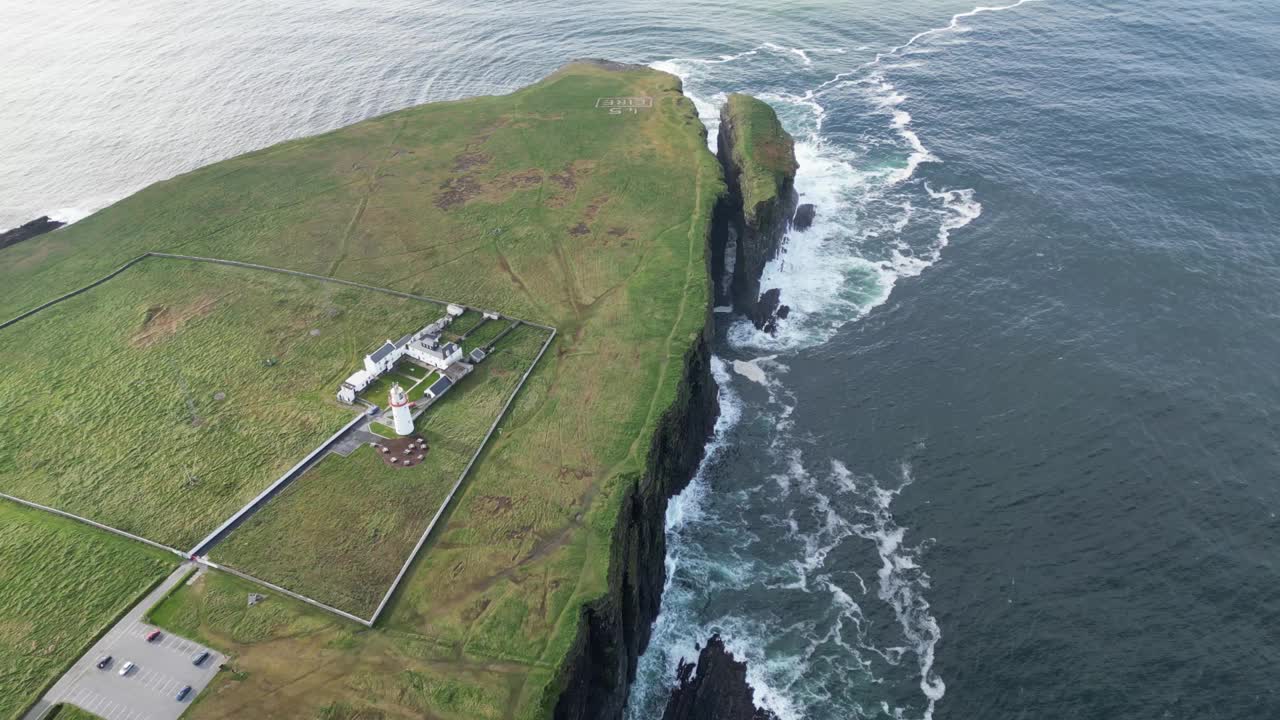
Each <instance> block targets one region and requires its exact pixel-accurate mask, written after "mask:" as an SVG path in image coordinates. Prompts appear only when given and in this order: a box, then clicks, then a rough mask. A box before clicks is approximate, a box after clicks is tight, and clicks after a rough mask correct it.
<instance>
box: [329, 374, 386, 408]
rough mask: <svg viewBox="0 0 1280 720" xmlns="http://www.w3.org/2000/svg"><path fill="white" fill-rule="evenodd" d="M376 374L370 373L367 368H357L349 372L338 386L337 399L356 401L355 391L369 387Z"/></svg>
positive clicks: (349, 401) (345, 401)
mask: <svg viewBox="0 0 1280 720" xmlns="http://www.w3.org/2000/svg"><path fill="white" fill-rule="evenodd" d="M376 379H377V376H376V375H372V374H370V373H369V371H368V370H357V371H355V372H353V373H351V376H350V377H348V378H347V379H346V380H343V381H342V384H341V385H339V386H338V399H339V400H341V401H342V402H344V403H353V402H355V401H356V393H358V392H360V391H361V390H363V389H365V388H367V387H369V385H370V384H371V383H373V381H374V380H376Z"/></svg>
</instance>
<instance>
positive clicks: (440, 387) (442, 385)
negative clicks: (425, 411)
mask: <svg viewBox="0 0 1280 720" xmlns="http://www.w3.org/2000/svg"><path fill="white" fill-rule="evenodd" d="M451 387H453V381H452V380H450V379H449V378H447V377H442V378H440V379H439V380H437V381H435V382H433V383H431V387H429V388H427V392H429V393H431V394H432V395H434V396H436V397H439V396H441V395H443V394H444V391H445V390H448V389H449V388H451Z"/></svg>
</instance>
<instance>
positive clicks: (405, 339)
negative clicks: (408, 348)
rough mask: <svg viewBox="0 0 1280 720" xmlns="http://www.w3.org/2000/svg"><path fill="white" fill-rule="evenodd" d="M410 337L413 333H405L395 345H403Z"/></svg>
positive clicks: (407, 342)
mask: <svg viewBox="0 0 1280 720" xmlns="http://www.w3.org/2000/svg"><path fill="white" fill-rule="evenodd" d="M412 339H413V333H409V334H408V335H405V336H404V337H402V338H400V339H399V340H397V341H396V347H398V348H399V347H404V346H405V345H408V344H409V341H410V340H412Z"/></svg>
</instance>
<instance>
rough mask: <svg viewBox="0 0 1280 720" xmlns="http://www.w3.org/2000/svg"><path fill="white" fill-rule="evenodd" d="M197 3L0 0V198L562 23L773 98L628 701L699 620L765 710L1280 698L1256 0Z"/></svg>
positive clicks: (1270, 76) (695, 91)
mask: <svg viewBox="0 0 1280 720" xmlns="http://www.w3.org/2000/svg"><path fill="white" fill-rule="evenodd" d="M208 5H209V6H208V7H201V6H199V5H198V4H196V5H193V4H189V3H177V2H172V1H168V0H166V1H163V2H162V1H159V0H146V1H144V2H138V3H129V4H125V3H109V2H87V1H83V0H80V1H75V2H72V1H70V0H66V1H52V2H47V3H42V4H39V5H38V6H36V5H31V6H28V5H27V4H21V5H19V4H16V3H12V2H5V1H3V0H0V18H3V19H4V20H5V22H3V23H0V94H2V95H3V97H4V98H5V99H6V101H7V102H6V103H5V108H4V110H3V111H0V188H2V189H3V192H2V193H0V226H10V225H14V224H17V223H19V222H22V221H24V220H27V219H30V218H31V217H34V216H36V215H39V214H42V213H46V212H49V213H53V214H54V215H55V216H61V217H63V218H66V219H75V218H76V217H78V216H83V214H84V213H86V212H89V211H92V210H94V209H96V208H98V207H101V206H102V205H103V204H105V203H108V202H110V201H111V200H113V199H115V198H118V197H121V196H123V195H125V194H128V193H129V192H132V191H133V190H136V189H138V188H139V187H142V186H144V185H146V184H147V183H149V182H152V181H155V180H158V179H161V178H164V177H169V176H171V175H173V174H175V173H178V172H181V171H183V170H186V169H190V168H192V167H196V166H198V165H201V164H204V163H207V162H209V161H212V160H215V159H218V158H221V157H226V156H228V155H231V154H235V153H238V152H241V151H245V150H249V149H253V148H256V147H260V146H263V145H266V144H269V143H271V142H275V141H278V140H281V139H285V138H289V137H295V136H299V135H305V134H311V133H315V132H318V131H322V130H325V129H329V128H332V127H336V126H340V125H343V124H346V123H348V122H352V121H355V120H358V119H360V118H363V117H368V116H370V115H374V114H377V113H381V112H385V111H388V110H392V109H395V108H398V107H403V106H405V105H409V104H413V103H417V102H423V101H427V100H435V99H444V98H453V97H459V96H464V95H470V94H478V93H497V92H504V91H506V90H510V89H514V88H515V87H518V86H520V85H522V84H524V83H527V82H529V81H532V80H534V79H536V78H538V77H540V76H541V75H543V74H545V73H546V72H549V71H550V70H552V69H554V68H555V67H556V66H557V65H559V64H560V63H561V62H563V61H564V60H566V59H568V58H572V57H582V56H594V57H599V56H604V57H610V58H613V59H617V60H624V61H632V62H642V63H648V64H651V65H653V66H655V67H658V68H661V69H664V70H668V71H670V72H674V73H676V74H678V75H680V76H681V77H682V78H683V79H684V81H685V87H686V91H687V92H688V93H689V94H690V95H691V96H692V97H693V98H694V99H695V101H696V102H697V103H698V106H699V109H700V112H701V113H702V114H703V116H704V121H705V122H707V124H708V125H709V126H712V129H713V130H714V122H715V117H716V109H717V106H718V104H719V103H720V102H722V100H723V98H724V95H725V94H726V93H728V92H733V91H738V90H743V91H748V92H753V93H755V94H757V95H759V96H761V97H763V98H765V99H767V100H769V101H770V102H772V103H774V105H775V106H776V107H777V108H778V111H779V113H780V115H781V117H782V118H783V121H784V123H785V124H786V126H787V127H788V128H789V129H790V130H791V131H792V133H793V134H794V135H795V136H796V138H797V141H798V146H797V153H798V156H799V160H800V163H801V168H800V173H799V176H798V178H797V186H798V188H799V190H800V192H802V193H803V195H804V199H803V201H805V202H813V203H815V204H816V205H817V209H818V220H817V222H816V223H815V224H814V226H813V227H812V228H811V229H809V230H807V231H805V232H799V233H793V234H792V236H791V238H790V239H789V242H788V244H787V246H786V251H785V253H784V254H783V255H782V256H781V257H780V258H779V259H778V260H776V261H775V262H773V263H772V264H770V266H769V267H768V269H767V270H766V278H765V281H764V282H765V286H766V287H779V288H781V289H782V297H783V301H784V302H785V303H787V304H789V305H791V307H792V308H793V310H794V312H793V313H792V315H791V317H790V318H788V320H787V321H786V322H784V323H783V325H782V327H781V328H780V330H779V332H778V334H777V335H775V336H768V335H762V334H760V333H758V332H756V331H755V330H754V329H752V328H751V327H750V326H749V325H748V324H746V323H744V322H743V321H742V320H741V319H739V318H735V317H733V316H732V315H728V314H720V315H717V316H716V318H717V340H716V347H715V352H716V361H715V373H716V376H717V379H718V380H719V381H720V386H721V390H720V392H721V402H722V407H723V410H724V412H723V414H722V416H721V418H720V420H719V422H718V424H717V427H716V434H715V437H714V438H713V439H712V441H711V443H710V444H709V446H708V453H707V459H706V460H705V461H704V463H703V465H702V467H701V468H700V470H699V473H698V476H697V477H696V478H695V480H694V482H693V483H691V485H690V487H689V489H688V490H687V491H686V492H685V493H683V494H682V495H681V496H680V497H679V498H678V499H677V500H676V501H675V502H673V503H672V505H671V508H670V510H669V513H668V518H667V525H668V534H669V541H670V542H669V544H670V554H669V557H668V558H667V567H668V571H669V573H668V574H669V580H668V586H667V588H666V591H665V594H664V604H663V612H662V615H661V616H660V617H659V619H658V622H657V626H656V627H655V634H654V641H653V644H652V645H651V647H650V649H649V651H648V652H647V653H646V654H645V656H644V657H643V658H642V663H641V669H640V673H639V676H638V678H637V684H636V687H635V690H634V692H633V696H632V699H631V703H630V707H629V716H630V718H631V719H632V720H646V719H647V718H653V717H656V716H658V714H659V713H660V710H659V708H660V707H661V703H662V702H663V700H664V698H665V694H666V692H667V691H668V689H669V687H670V682H671V678H672V675H673V670H674V666H675V664H676V662H677V661H678V660H679V658H680V657H681V656H686V657H688V656H691V655H692V654H693V653H694V652H695V647H696V645H697V644H698V643H700V642H702V641H704V640H705V639H706V638H707V637H708V636H709V635H710V634H711V633H713V632H719V633H721V634H722V635H723V636H724V637H725V639H726V641H727V644H728V645H729V647H730V648H731V649H733V650H734V651H735V652H737V653H739V654H740V655H741V656H743V657H745V658H747V659H748V660H749V661H750V676H749V679H750V681H751V682H752V684H753V686H754V687H755V689H756V691H757V698H758V700H760V701H761V702H763V703H764V704H766V705H767V706H769V707H770V708H771V709H773V710H774V711H776V712H777V713H778V714H779V715H780V716H781V717H782V718H785V719H787V720H793V719H796V718H813V719H826V718H832V719H844V718H911V719H918V718H936V719H938V720H943V719H955V720H972V719H977V718H1082V719H1083V718H1090V719H1092V718H1270V717H1280V682H1277V681H1276V680H1275V679H1274V671H1273V668H1274V667H1276V665H1277V663H1278V662H1280V601H1278V600H1277V599H1276V598H1278V597H1280V573H1278V562H1277V557H1278V556H1280V554H1278V552H1277V550H1278V549H1280V520H1278V519H1277V512H1278V511H1280V415H1277V411H1276V408H1280V222H1278V218H1277V210H1276V206H1277V200H1280V4H1277V3H1275V2H1271V1H1267V0H1234V1H1228V0H1202V1H1200V2H1189V1H1188V0H1164V1H1162V2H1157V1H1156V0H1128V1H1126V2H1115V1H1111V0H1095V1H1085V0H1077V1H1071V0H1028V1H1024V2H1016V1H1015V0H1010V1H1009V2H999V0H996V1H995V2H992V3H991V4H990V5H989V6H980V7H975V6H974V5H973V4H972V0H965V1H963V2H951V1H942V0H927V1H919V2H903V3H884V2H870V0H853V1H852V2H838V3H837V2H822V1H811V2H803V3H801V2H792V3H778V2H770V3H766V2H760V1H758V0H751V1H749V2H738V3H726V2H699V3H684V4H681V5H679V6H673V5H672V4H671V3H655V2H645V1H641V2H627V3H621V2H601V3H595V4H593V5H592V6H591V7H590V9H589V10H588V9H584V8H583V7H582V6H581V5H580V4H571V3H566V2H564V1H563V0H558V1H551V0H543V1H539V2H528V3H519V4H510V3H497V2H479V3H465V4H463V3H456V2H455V3H440V2H437V3H409V2H402V1H392V2H384V3H377V4H368V5H364V4H358V3H354V2H339V1H337V0H327V1H325V2H306V3H303V2H297V1H296V0H294V1H291V2H279V3H271V4H265V3H249V2H244V1H243V0H234V1H230V2H225V3H218V4H216V5H213V4H208ZM713 137H714V133H713ZM0 291H2V290H0Z"/></svg>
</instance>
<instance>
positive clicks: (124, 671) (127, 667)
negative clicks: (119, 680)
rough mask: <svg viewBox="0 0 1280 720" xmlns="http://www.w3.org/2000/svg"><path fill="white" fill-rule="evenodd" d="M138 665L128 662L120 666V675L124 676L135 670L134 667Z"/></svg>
mask: <svg viewBox="0 0 1280 720" xmlns="http://www.w3.org/2000/svg"><path fill="white" fill-rule="evenodd" d="M136 667H138V666H137V665H134V664H133V663H132V662H126V663H125V664H124V666H123V667H121V668H120V677H124V676H125V675H128V674H129V673H131V672H133V669H134V668H136Z"/></svg>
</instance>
